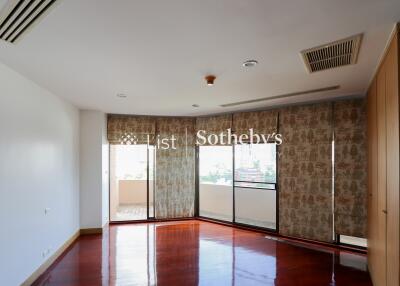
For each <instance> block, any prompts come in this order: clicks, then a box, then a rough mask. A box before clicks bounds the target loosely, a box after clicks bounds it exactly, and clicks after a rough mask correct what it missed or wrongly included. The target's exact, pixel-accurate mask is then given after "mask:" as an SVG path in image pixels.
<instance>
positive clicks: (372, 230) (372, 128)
mask: <svg viewBox="0 0 400 286" xmlns="http://www.w3.org/2000/svg"><path fill="white" fill-rule="evenodd" d="M367 102H368V111H367V112H368V116H367V120H368V162H369V164H368V249H369V251H368V268H369V269H370V270H374V269H375V265H376V251H375V248H376V240H377V226H378V224H377V209H378V205H377V203H378V190H377V177H378V174H377V172H378V168H377V166H378V164H377V160H378V154H377V151H378V148H377V144H378V141H377V140H378V135H377V132H378V130H377V119H376V116H377V114H376V80H374V81H373V82H372V85H371V87H370V89H369V91H368V101H367ZM370 273H371V279H372V281H373V282H374V281H377V278H376V277H375V276H374V275H375V272H374V271H370ZM375 284H377V283H376V282H375Z"/></svg>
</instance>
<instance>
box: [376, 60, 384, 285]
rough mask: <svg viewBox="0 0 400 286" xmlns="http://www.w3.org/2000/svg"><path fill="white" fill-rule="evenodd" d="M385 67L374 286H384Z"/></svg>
mask: <svg viewBox="0 0 400 286" xmlns="http://www.w3.org/2000/svg"><path fill="white" fill-rule="evenodd" d="M385 77H386V73H385V65H383V66H381V68H380V70H379V72H378V76H377V94H376V99H377V100H376V106H377V135H378V138H377V139H378V140H377V142H378V144H377V147H378V152H377V154H378V160H377V166H378V180H377V213H376V214H377V221H376V224H377V237H376V240H377V242H378V243H377V244H376V245H375V255H376V256H375V259H376V260H375V265H374V267H375V270H374V271H375V279H376V280H375V281H376V282H375V284H376V286H381V285H382V286H384V285H386V243H385V241H386V212H387V209H386V82H385Z"/></svg>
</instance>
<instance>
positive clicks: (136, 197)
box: [110, 144, 154, 221]
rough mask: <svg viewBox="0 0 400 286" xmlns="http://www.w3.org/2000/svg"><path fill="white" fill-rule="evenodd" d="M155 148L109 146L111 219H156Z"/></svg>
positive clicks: (146, 146)
mask: <svg viewBox="0 0 400 286" xmlns="http://www.w3.org/2000/svg"><path fill="white" fill-rule="evenodd" d="M153 164H154V148H153V146H148V145H144V144H143V145H110V220H111V221H130V220H145V219H148V218H151V217H154V208H153V204H154V194H153V192H154V188H153V182H154V181H153V177H154V171H153V170H154V168H153Z"/></svg>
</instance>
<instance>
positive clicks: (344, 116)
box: [333, 99, 367, 237]
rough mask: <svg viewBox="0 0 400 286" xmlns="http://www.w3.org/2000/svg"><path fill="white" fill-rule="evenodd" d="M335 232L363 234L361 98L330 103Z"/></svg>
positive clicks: (363, 125)
mask: <svg viewBox="0 0 400 286" xmlns="http://www.w3.org/2000/svg"><path fill="white" fill-rule="evenodd" d="M333 112H334V117H333V118H334V132H335V232H336V233H338V234H343V235H349V236H356V237H366V234H367V233H366V232H367V183H366V180H367V178H366V174H367V169H366V168H367V149H366V148H367V147H366V104H365V100H364V99H354V100H344V101H338V102H335V103H334V109H333Z"/></svg>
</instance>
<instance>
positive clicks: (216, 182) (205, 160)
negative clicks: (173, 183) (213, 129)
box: [198, 143, 277, 230]
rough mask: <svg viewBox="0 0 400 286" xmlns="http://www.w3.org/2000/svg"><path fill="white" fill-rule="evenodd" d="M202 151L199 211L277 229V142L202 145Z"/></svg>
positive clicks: (228, 219)
mask: <svg viewBox="0 0 400 286" xmlns="http://www.w3.org/2000/svg"><path fill="white" fill-rule="evenodd" d="M233 148H234V150H233ZM198 152H199V156H198V158H199V179H198V182H199V187H198V192H199V215H200V216H201V217H206V218H211V219H217V220H222V221H227V222H233V223H237V224H243V225H249V226H255V227H261V228H265V229H270V230H276V227H277V215H276V214H277V190H276V178H277V176H276V144H275V143H268V144H241V145H235V146H234V147H232V146H200V147H199V149H198Z"/></svg>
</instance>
